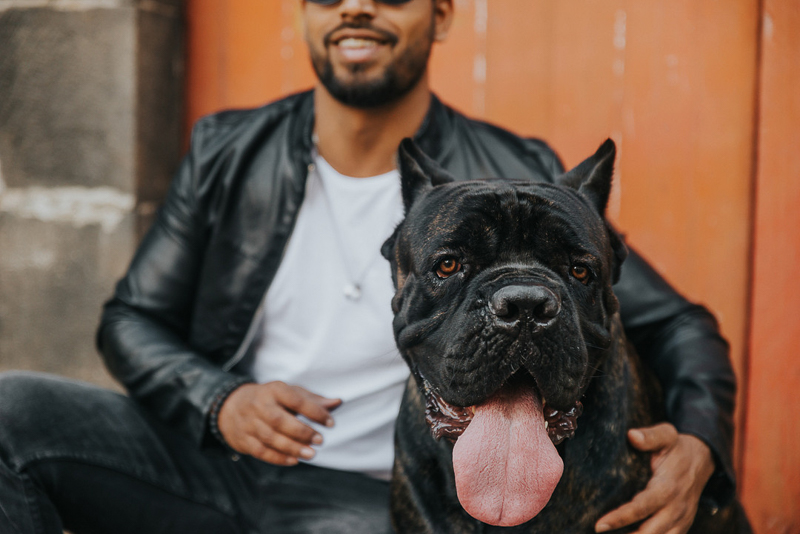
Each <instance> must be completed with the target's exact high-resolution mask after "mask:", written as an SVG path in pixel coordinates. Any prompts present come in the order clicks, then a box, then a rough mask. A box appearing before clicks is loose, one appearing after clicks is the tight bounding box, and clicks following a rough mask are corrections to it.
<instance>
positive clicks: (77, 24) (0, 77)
mask: <svg viewBox="0 0 800 534" xmlns="http://www.w3.org/2000/svg"><path fill="white" fill-rule="evenodd" d="M135 30H136V10H135V9H134V8H133V7H121V8H115V9H89V10H75V11H58V10H52V9H47V8H35V9H9V10H6V11H0V50H1V51H2V53H0V95H2V96H1V97H0V161H2V165H3V175H4V179H5V181H6V184H7V185H8V186H10V187H26V186H31V185H47V186H57V185H84V186H99V185H110V186H113V187H116V188H118V189H121V190H123V191H133V187H134V181H133V162H134V158H135V153H136V150H135V140H134V138H135V130H134V128H135V123H134V120H135V119H134V117H135V91H136V84H135V68H136V31H135Z"/></svg>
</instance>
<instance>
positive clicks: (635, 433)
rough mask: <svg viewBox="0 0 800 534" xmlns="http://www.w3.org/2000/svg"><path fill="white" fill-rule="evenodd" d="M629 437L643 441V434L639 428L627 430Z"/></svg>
mask: <svg viewBox="0 0 800 534" xmlns="http://www.w3.org/2000/svg"><path fill="white" fill-rule="evenodd" d="M629 434H630V437H631V438H633V439H635V440H636V441H644V434H643V433H642V431H641V430H631V431H630V432H629Z"/></svg>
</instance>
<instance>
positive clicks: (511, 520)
mask: <svg viewBox="0 0 800 534" xmlns="http://www.w3.org/2000/svg"><path fill="white" fill-rule="evenodd" d="M423 393H424V396H425V399H426V405H427V407H426V419H427V422H428V425H429V426H430V427H431V431H432V433H433V435H434V437H435V438H441V437H445V438H446V439H448V440H450V441H451V442H455V445H454V446H453V471H454V474H455V482H456V492H457V494H458V499H459V501H460V502H461V505H462V506H463V507H464V510H466V511H467V513H469V514H470V515H471V516H473V517H474V518H476V519H478V520H480V521H483V522H484V523H489V524H491V525H497V526H505V527H508V526H514V525H519V524H522V523H525V522H527V521H529V520H530V519H532V518H533V517H534V516H536V515H537V514H538V513H539V512H540V511H541V510H542V509H543V508H544V507H545V505H546V504H547V502H548V501H549V500H550V497H551V495H552V494H553V491H554V490H555V488H556V485H557V484H558V481H559V480H560V479H561V475H562V473H563V470H564V464H563V461H562V460H561V457H560V456H559V454H558V451H557V450H556V447H555V445H556V444H558V443H561V442H562V441H563V440H565V439H567V438H568V437H571V436H572V435H574V433H575V429H576V427H577V418H578V416H580V414H581V412H582V405H581V403H580V402H576V403H575V405H574V406H573V407H572V408H571V409H570V410H569V411H568V412H563V411H559V410H555V409H551V408H548V407H547V404H546V400H544V399H542V395H541V393H540V390H539V389H538V388H537V387H536V385H535V381H534V379H533V377H532V376H531V375H530V374H528V373H527V372H524V371H518V372H517V373H515V374H514V375H513V376H512V377H511V378H510V379H509V380H507V381H506V383H505V384H504V385H503V386H502V387H501V388H499V389H498V390H497V391H496V392H495V393H493V394H492V395H490V396H489V398H487V399H486V400H485V401H483V402H481V403H480V404H477V405H475V406H469V407H458V406H453V405H451V404H449V403H448V402H446V401H445V400H444V399H443V398H442V397H441V396H440V395H438V394H437V393H436V392H435V391H434V389H433V388H432V387H431V385H430V384H429V383H427V382H426V381H425V380H423Z"/></svg>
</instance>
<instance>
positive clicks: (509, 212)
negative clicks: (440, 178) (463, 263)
mask: <svg viewBox="0 0 800 534" xmlns="http://www.w3.org/2000/svg"><path fill="white" fill-rule="evenodd" d="M421 200H422V202H419V203H417V204H415V205H414V207H413V208H412V212H415V213H412V215H413V217H412V218H415V219H419V222H420V223H422V224H424V225H425V226H426V227H428V228H430V229H431V230H435V232H436V233H438V234H440V235H441V234H442V233H446V232H449V231H456V230H458V229H459V228H463V227H464V226H472V225H475V224H480V225H487V224H492V222H500V221H509V220H510V221H511V222H514V220H515V219H516V221H518V225H519V226H524V227H527V228H531V225H534V226H535V225H536V223H537V222H543V221H545V220H546V221H548V222H549V224H548V227H557V228H560V229H562V230H564V231H567V232H568V233H574V234H575V235H576V237H578V236H585V237H587V238H589V240H591V241H594V240H596V239H604V238H605V225H604V223H603V220H602V218H601V217H600V215H599V214H598V213H597V212H596V211H595V210H594V208H593V207H592V206H590V204H589V203H588V201H587V200H586V199H585V198H584V197H583V195H581V194H579V193H578V192H577V191H575V190H574V189H570V188H567V187H562V186H556V185H552V184H546V183H531V182H529V181H515V180H499V179H495V180H479V181H468V182H454V183H450V184H446V185H443V186H439V187H436V188H434V189H433V190H431V191H430V192H429V193H428V194H427V195H426V196H425V197H424V198H423V199H421ZM417 229H418V230H422V228H419V227H418V228H417Z"/></svg>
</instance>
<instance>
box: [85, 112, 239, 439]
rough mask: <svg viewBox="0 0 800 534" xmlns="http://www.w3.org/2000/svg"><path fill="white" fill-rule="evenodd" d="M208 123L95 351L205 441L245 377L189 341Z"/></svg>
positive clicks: (137, 392) (169, 417) (202, 239)
mask: <svg viewBox="0 0 800 534" xmlns="http://www.w3.org/2000/svg"><path fill="white" fill-rule="evenodd" d="M202 131H203V123H202V122H201V123H199V124H198V125H197V126H196V127H195V130H194V132H193V135H192V148H191V149H190V152H189V154H188V155H187V157H186V158H185V160H184V161H183V163H182V165H181V167H180V169H179V171H178V173H177V175H176V176H175V178H174V179H173V182H172V185H171V187H170V191H169V193H168V195H167V198H166V199H165V201H164V204H163V205H162V207H161V209H160V210H159V213H158V216H157V218H156V220H155V222H154V223H153V226H152V227H151V229H150V230H149V232H148V233H147V235H146V236H145V238H144V240H143V241H142V243H141V245H140V246H139V248H138V250H137V252H136V254H135V255H134V258H133V261H132V263H131V265H130V267H129V270H128V272H127V274H126V275H125V276H124V278H122V280H120V282H119V283H118V284H117V287H116V291H115V293H114V296H113V297H112V298H111V300H109V301H108V302H107V303H106V304H105V306H104V309H103V313H102V317H101V321H100V327H99V329H98V332H97V345H98V349H99V351H100V353H101V355H102V357H103V359H104V362H105V364H106V366H107V367H108V369H109V371H110V372H111V374H112V375H113V376H114V377H115V378H117V379H118V380H119V381H120V382H121V383H122V384H123V385H124V386H125V388H127V390H128V392H129V394H130V396H131V397H132V398H133V399H135V400H136V401H138V402H139V403H140V404H141V405H142V406H144V407H145V408H146V409H147V410H148V411H149V412H150V413H152V414H153V415H155V416H156V417H158V418H159V419H161V420H162V421H165V422H166V423H168V424H170V425H171V426H173V427H175V428H177V429H179V430H181V431H183V432H184V433H186V434H188V435H189V436H191V437H192V438H193V439H194V440H195V442H196V443H198V445H200V444H202V443H203V441H204V440H205V439H206V438H207V435H208V434H207V430H208V429H207V425H208V414H209V412H210V410H211V408H212V406H214V405H215V403H216V402H219V401H220V400H221V399H222V398H224V396H225V395H227V394H228V393H230V392H231V391H232V390H233V389H235V388H236V387H237V386H238V385H240V384H242V383H244V382H247V381H248V379H246V378H245V377H242V376H238V375H235V374H232V373H229V372H225V371H223V370H222V369H220V368H219V367H217V366H215V365H213V364H212V363H211V362H209V361H208V360H206V359H204V358H203V357H202V356H201V355H200V353H199V351H197V350H195V349H194V348H192V347H190V346H189V344H188V343H187V339H188V333H189V325H190V321H191V316H192V307H193V302H194V295H195V292H196V288H197V283H198V278H199V274H200V270H201V269H202V262H203V256H204V249H205V243H206V239H207V236H206V233H207V228H206V226H207V225H206V223H205V219H204V218H203V217H202V216H201V215H200V206H199V202H198V200H197V199H198V194H197V191H198V183H199V180H198V176H197V175H198V170H197V169H198V167H199V166H200V165H199V159H200V157H199V152H200V150H201V146H202Z"/></svg>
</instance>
